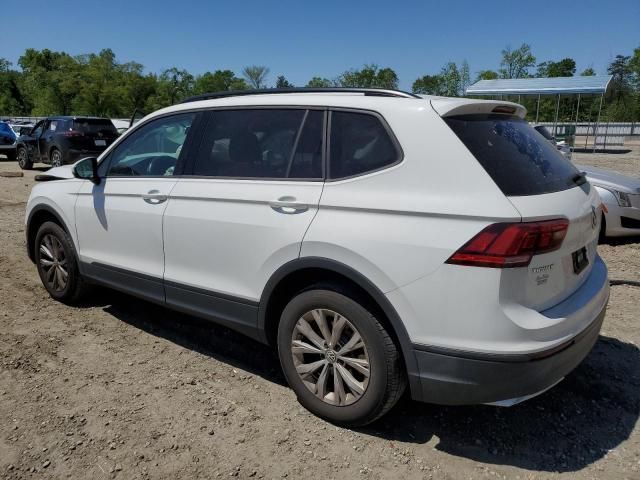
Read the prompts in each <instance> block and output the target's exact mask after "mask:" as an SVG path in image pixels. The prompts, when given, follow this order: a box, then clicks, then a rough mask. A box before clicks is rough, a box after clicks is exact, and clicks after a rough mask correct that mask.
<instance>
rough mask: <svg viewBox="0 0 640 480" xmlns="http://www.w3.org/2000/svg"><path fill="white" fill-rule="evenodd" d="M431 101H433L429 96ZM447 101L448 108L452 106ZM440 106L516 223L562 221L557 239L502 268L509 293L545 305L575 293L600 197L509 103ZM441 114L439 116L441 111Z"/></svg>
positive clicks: (588, 264)
mask: <svg viewBox="0 0 640 480" xmlns="http://www.w3.org/2000/svg"><path fill="white" fill-rule="evenodd" d="M435 102H437V100H436V101H434V103H435ZM452 105H453V107H452ZM471 105H472V106H471V107H469V106H464V104H458V105H456V104H455V103H452V102H449V103H447V104H446V105H440V107H441V108H440V111H439V109H438V108H437V107H436V105H434V108H435V109H436V111H439V112H438V113H440V114H441V115H442V116H443V119H444V121H445V122H446V123H447V125H448V126H449V127H450V128H451V129H452V130H453V131H454V133H455V134H456V135H457V136H458V138H459V139H460V140H461V141H462V142H463V143H464V145H465V146H466V147H467V148H468V150H469V151H470V152H471V154H472V155H473V156H474V157H475V158H476V159H477V161H478V162H479V163H480V164H481V165H482V167H483V168H484V169H485V170H486V172H487V173H488V174H489V175H490V176H491V178H492V179H493V181H494V182H495V183H496V185H497V186H498V188H499V189H500V190H501V191H502V193H503V194H504V195H505V196H506V197H507V198H508V199H509V200H510V201H511V203H512V204H513V205H514V207H515V208H516V209H517V210H518V212H519V213H520V215H521V216H522V222H540V221H550V220H556V219H557V220H559V221H560V222H562V221H563V220H566V221H568V226H566V227H565V230H566V233H565V236H564V240H562V243H561V244H560V246H559V247H557V248H555V249H553V250H552V251H546V252H543V253H536V254H534V255H533V256H532V257H531V260H530V262H529V264H528V265H526V267H525V266H519V267H518V268H506V269H505V270H504V275H505V277H504V279H505V280H507V281H508V282H509V284H510V285H511V286H512V288H509V289H507V292H508V293H509V296H510V298H509V299H503V300H504V301H515V302H517V303H519V304H521V305H524V306H527V307H530V308H535V309H536V310H538V311H540V310H544V309H546V308H549V307H551V306H553V305H555V304H557V303H559V302H561V301H562V300H564V299H566V298H567V297H568V296H570V295H571V294H572V293H573V292H575V291H576V290H577V289H578V288H579V287H580V285H581V284H582V283H583V282H584V281H585V280H586V278H587V277H588V275H589V273H590V271H591V269H592V267H593V265H594V261H595V258H596V247H597V242H598V234H599V228H600V218H601V214H600V203H601V202H600V199H599V197H598V195H597V193H596V192H595V189H593V188H592V187H591V186H590V185H589V183H587V182H586V180H585V179H584V177H583V176H582V175H581V174H580V172H579V171H578V169H577V168H576V167H575V166H574V165H573V164H572V163H571V162H570V161H568V160H567V159H565V158H564V157H563V156H562V155H561V154H560V153H559V152H558V151H557V150H556V149H555V148H554V146H553V145H551V143H550V142H549V141H548V140H547V139H545V138H544V137H543V136H542V135H541V134H540V133H538V132H537V131H536V130H535V129H533V128H532V127H531V126H530V125H529V124H528V123H527V122H526V121H525V120H523V118H522V117H523V116H524V110H523V109H522V107H519V106H517V105H515V104H505V103H500V102H479V104H478V103H476V102H472V103H471ZM443 113H444V115H443Z"/></svg>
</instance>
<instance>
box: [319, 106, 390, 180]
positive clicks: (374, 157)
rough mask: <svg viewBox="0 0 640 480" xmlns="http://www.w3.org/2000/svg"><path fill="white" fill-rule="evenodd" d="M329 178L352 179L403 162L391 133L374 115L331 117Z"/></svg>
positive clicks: (343, 113)
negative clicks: (399, 161) (400, 160)
mask: <svg viewBox="0 0 640 480" xmlns="http://www.w3.org/2000/svg"><path fill="white" fill-rule="evenodd" d="M329 145H330V147H329V148H330V152H329V177H330V178H332V179H337V178H345V177H351V176H354V175H361V174H364V173H368V172H372V171H374V170H378V169H380V168H383V167H387V166H389V165H392V164H393V163H395V162H397V161H398V160H399V159H400V152H399V151H398V149H397V148H396V146H395V144H394V142H393V140H391V137H390V136H389V132H388V131H387V129H386V128H385V127H384V125H383V124H382V122H381V121H380V119H379V118H378V117H377V116H375V115H371V114H366V113H354V112H339V111H338V112H332V113H331V139H330V144H329Z"/></svg>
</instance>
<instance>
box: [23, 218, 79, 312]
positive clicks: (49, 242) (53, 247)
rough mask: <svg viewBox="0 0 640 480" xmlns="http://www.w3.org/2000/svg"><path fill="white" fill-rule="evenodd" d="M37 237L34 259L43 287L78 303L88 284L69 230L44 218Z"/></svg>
mask: <svg viewBox="0 0 640 480" xmlns="http://www.w3.org/2000/svg"><path fill="white" fill-rule="evenodd" d="M35 241H36V244H35V248H34V252H35V261H36V266H37V268H38V275H40V280H41V281H42V284H43V285H44V288H45V289H46V290H47V292H48V293H49V295H51V297H52V298H54V299H55V300H58V301H60V302H63V303H67V304H74V303H77V302H78V301H79V300H80V299H81V298H82V297H83V296H84V295H85V294H86V292H87V290H88V287H87V284H86V283H85V281H84V280H83V278H82V276H81V275H80V270H79V269H78V260H77V256H76V251H75V248H74V247H73V242H72V240H71V238H70V237H69V235H68V234H67V232H65V231H64V230H63V229H62V228H61V227H60V226H59V225H58V224H56V223H53V222H45V223H43V224H42V225H41V226H40V228H39V229H38V233H37V234H36V240H35ZM52 270H53V272H52ZM65 274H66V277H65Z"/></svg>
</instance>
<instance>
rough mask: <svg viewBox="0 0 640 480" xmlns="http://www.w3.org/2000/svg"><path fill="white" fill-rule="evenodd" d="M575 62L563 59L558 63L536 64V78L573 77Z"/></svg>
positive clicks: (570, 59) (550, 61)
mask: <svg viewBox="0 0 640 480" xmlns="http://www.w3.org/2000/svg"><path fill="white" fill-rule="evenodd" d="M575 73H576V62H575V60H574V59H573V58H563V59H562V60H560V61H559V62H554V61H552V60H549V61H547V62H542V63H539V64H538V74H537V76H538V77H573V75H574V74H575Z"/></svg>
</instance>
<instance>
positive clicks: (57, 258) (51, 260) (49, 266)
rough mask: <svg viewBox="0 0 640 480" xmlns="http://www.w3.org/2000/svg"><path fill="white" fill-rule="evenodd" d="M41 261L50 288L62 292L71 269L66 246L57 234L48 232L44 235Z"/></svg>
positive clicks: (41, 243)
mask: <svg viewBox="0 0 640 480" xmlns="http://www.w3.org/2000/svg"><path fill="white" fill-rule="evenodd" d="M39 263H40V268H41V269H42V272H43V277H44V281H45V282H46V284H47V286H48V287H49V289H50V290H53V291H55V292H62V291H63V290H64V289H65V288H66V286H67V282H68V281H69V270H68V263H67V257H66V255H65V252H64V247H63V246H62V242H60V240H59V239H58V238H57V237H56V236H55V235H52V234H46V235H45V236H44V237H42V240H41V242H40V260H39Z"/></svg>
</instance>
